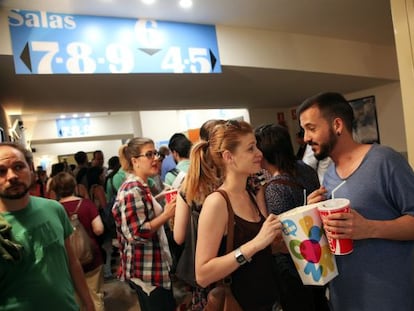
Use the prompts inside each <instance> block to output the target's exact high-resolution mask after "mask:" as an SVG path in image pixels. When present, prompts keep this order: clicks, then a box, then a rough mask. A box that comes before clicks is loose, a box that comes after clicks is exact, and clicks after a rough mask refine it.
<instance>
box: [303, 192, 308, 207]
mask: <svg viewBox="0 0 414 311" xmlns="http://www.w3.org/2000/svg"><path fill="white" fill-rule="evenodd" d="M307 203H308V198H307V197H306V189H303V205H306V204H307Z"/></svg>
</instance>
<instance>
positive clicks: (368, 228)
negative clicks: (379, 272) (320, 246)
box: [324, 210, 414, 241]
mask: <svg viewBox="0 0 414 311" xmlns="http://www.w3.org/2000/svg"><path fill="white" fill-rule="evenodd" d="M328 219H329V220H328V221H327V222H326V223H324V226H325V229H326V230H327V231H330V232H336V234H332V233H328V234H329V235H330V236H332V237H333V238H336V239H338V238H339V239H341V238H350V239H354V240H361V239H387V240H398V241H405V240H414V216H411V215H403V216H400V217H398V218H396V219H392V220H370V219H366V218H364V217H363V216H362V215H361V214H359V213H358V212H357V211H355V210H352V212H351V213H336V214H331V215H329V216H328Z"/></svg>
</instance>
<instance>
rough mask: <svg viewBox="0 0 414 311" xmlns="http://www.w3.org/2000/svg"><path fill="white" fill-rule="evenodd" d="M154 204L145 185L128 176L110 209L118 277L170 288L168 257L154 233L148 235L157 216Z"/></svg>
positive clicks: (137, 179) (132, 176)
mask: <svg viewBox="0 0 414 311" xmlns="http://www.w3.org/2000/svg"><path fill="white" fill-rule="evenodd" d="M153 201H154V200H153V198H152V195H151V192H150V189H149V187H148V185H147V184H145V183H144V182H143V181H142V180H141V179H140V178H139V177H137V176H135V175H128V177H127V179H126V180H125V182H124V183H123V184H122V185H121V187H120V189H119V191H118V195H117V198H116V202H115V204H114V206H113V208H112V213H113V215H114V218H115V223H116V229H117V236H118V240H119V245H120V246H119V251H120V254H121V260H120V266H119V270H118V277H119V278H120V279H121V280H125V279H126V280H130V279H133V278H138V279H140V280H142V281H143V282H144V283H147V284H149V285H152V286H156V287H164V288H167V289H170V288H171V280H170V276H169V269H168V262H167V258H166V256H164V255H163V253H162V250H161V247H162V246H161V244H160V239H159V236H158V234H157V232H153V233H151V232H150V226H149V222H150V221H151V220H152V219H154V218H155V217H156V214H155V210H154V205H153ZM161 228H162V227H161Z"/></svg>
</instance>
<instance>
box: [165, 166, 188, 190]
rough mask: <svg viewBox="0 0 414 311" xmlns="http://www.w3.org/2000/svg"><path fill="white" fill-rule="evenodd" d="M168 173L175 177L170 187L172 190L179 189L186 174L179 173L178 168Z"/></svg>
mask: <svg viewBox="0 0 414 311" xmlns="http://www.w3.org/2000/svg"><path fill="white" fill-rule="evenodd" d="M168 173H171V174H173V175H174V176H175V179H174V181H173V183H172V185H171V187H172V188H174V189H178V188H180V186H181V184H182V183H183V180H184V177H185V175H186V172H184V171H181V170H179V169H178V168H176V167H174V168H173V169H171V170H169V171H168Z"/></svg>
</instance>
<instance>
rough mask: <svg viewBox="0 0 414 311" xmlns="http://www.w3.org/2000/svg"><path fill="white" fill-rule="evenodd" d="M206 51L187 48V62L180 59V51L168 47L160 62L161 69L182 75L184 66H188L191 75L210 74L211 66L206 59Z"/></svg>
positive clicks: (176, 48) (177, 48) (174, 47)
mask: <svg viewBox="0 0 414 311" xmlns="http://www.w3.org/2000/svg"><path fill="white" fill-rule="evenodd" d="M208 55H209V54H208V50H207V49H204V48H189V49H188V56H189V59H188V60H186V59H185V60H183V59H182V57H181V49H180V48H179V47H176V46H173V47H170V48H169V49H168V51H167V53H166V55H165V57H164V59H163V60H162V63H161V68H162V69H164V70H172V71H173V72H174V73H183V72H184V71H185V67H186V65H188V64H190V63H191V65H190V71H191V72H192V73H208V72H211V64H210V61H209V59H208Z"/></svg>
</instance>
